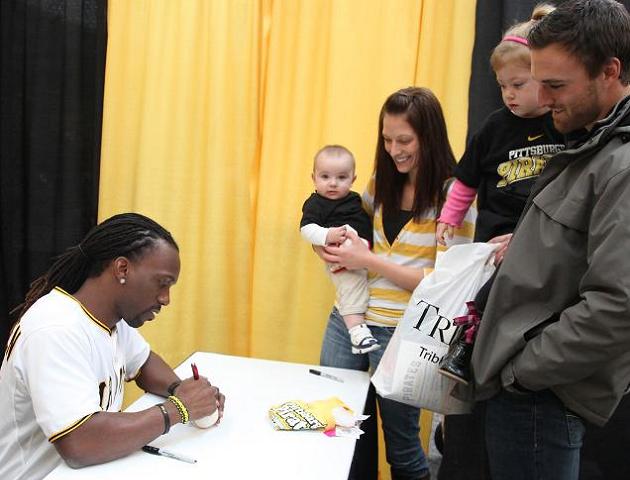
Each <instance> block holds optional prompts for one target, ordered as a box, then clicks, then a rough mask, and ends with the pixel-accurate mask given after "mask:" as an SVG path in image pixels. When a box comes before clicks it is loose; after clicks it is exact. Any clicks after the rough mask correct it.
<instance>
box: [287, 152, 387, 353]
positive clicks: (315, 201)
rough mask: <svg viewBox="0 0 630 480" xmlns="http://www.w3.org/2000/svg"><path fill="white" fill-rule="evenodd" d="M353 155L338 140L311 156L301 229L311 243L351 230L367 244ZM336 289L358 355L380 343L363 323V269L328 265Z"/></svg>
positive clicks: (335, 241) (340, 239) (341, 238)
mask: <svg viewBox="0 0 630 480" xmlns="http://www.w3.org/2000/svg"><path fill="white" fill-rule="evenodd" d="M354 169H355V162H354V156H353V155H352V153H350V151H349V150H348V149H347V148H345V147H342V146H339V145H328V146H325V147H323V148H322V149H320V150H319V151H318V152H317V154H316V155H315V161H314V164H313V173H312V178H313V183H314V184H315V193H313V194H312V195H311V196H310V197H309V198H308V199H307V200H306V201H305V202H304V205H303V206H302V220H301V222H300V232H301V233H302V236H303V237H304V238H305V239H306V240H308V241H309V242H310V243H311V244H313V245H320V246H326V245H341V244H343V243H344V242H345V241H346V240H347V232H348V231H350V230H352V231H353V232H355V233H356V234H357V235H358V236H359V237H360V238H361V239H362V240H363V241H365V242H366V243H367V244H368V245H369V244H370V243H371V242H372V222H371V220H370V217H369V216H368V214H367V213H366V212H365V210H363V207H362V204H361V196H360V195H359V194H358V193H356V192H353V191H351V190H350V189H351V188H352V184H353V183H354V181H355V179H356V175H355V173H354ZM326 270H327V271H328V274H329V276H330V278H331V279H332V282H333V284H334V285H335V289H336V292H337V300H336V306H337V308H338V310H339V313H340V314H341V315H342V316H343V320H344V322H345V324H346V327H347V328H348V333H349V334H350V341H351V343H352V353H355V354H361V353H368V352H371V351H373V350H377V349H378V348H380V347H381V346H380V345H379V344H378V341H377V340H376V338H374V336H373V335H372V332H371V331H370V329H369V327H368V326H367V325H366V323H365V311H366V310H367V304H368V298H369V292H368V287H367V271H366V270H365V269H362V270H346V269H344V268H340V267H339V266H338V265H333V264H329V265H328V268H327V269H326Z"/></svg>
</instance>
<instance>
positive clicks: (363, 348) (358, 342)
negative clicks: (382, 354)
mask: <svg viewBox="0 0 630 480" xmlns="http://www.w3.org/2000/svg"><path fill="white" fill-rule="evenodd" d="M348 333H349V334H350V341H351V342H352V353H354V354H360V353H368V352H372V351H374V350H378V349H379V348H381V346H380V345H379V343H378V340H376V338H374V336H373V335H372V332H371V331H370V329H369V327H368V326H367V325H366V324H365V323H362V324H360V325H356V326H354V327H352V328H351V329H350V330H348Z"/></svg>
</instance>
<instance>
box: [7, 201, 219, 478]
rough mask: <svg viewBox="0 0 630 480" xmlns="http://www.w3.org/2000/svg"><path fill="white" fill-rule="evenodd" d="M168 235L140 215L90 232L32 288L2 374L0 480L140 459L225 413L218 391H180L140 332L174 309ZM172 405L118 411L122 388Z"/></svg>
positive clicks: (187, 385) (194, 387) (190, 387)
mask: <svg viewBox="0 0 630 480" xmlns="http://www.w3.org/2000/svg"><path fill="white" fill-rule="evenodd" d="M179 269H180V261H179V249H178V247H177V244H176V243H175V240H174V239H173V237H172V236H171V234H170V233H169V232H168V231H166V230H165V229H164V228H162V227H161V226H160V225H158V224H157V223H156V222H154V221H153V220H151V219H149V218H147V217H144V216H142V215H139V214H134V213H126V214H121V215H116V216H114V217H111V218H109V219H108V220H105V221H104V222H102V223H101V224H99V225H97V226H96V227H94V228H93V229H92V230H91V231H90V232H89V233H88V234H87V235H86V237H85V238H84V239H83V241H82V242H81V243H79V245H77V246H75V247H71V248H70V249H68V250H67V251H66V252H65V253H64V254H62V255H61V256H59V257H58V258H57V260H56V261H55V263H54V264H53V265H52V267H51V268H50V269H49V270H48V271H47V272H46V273H45V274H44V275H43V276H41V277H40V278H38V279H37V280H35V282H33V284H32V285H31V289H30V291H29V292H28V294H27V296H26V300H25V301H24V303H23V304H22V305H20V306H19V307H18V308H17V311H18V312H19V320H18V322H17V323H16V325H15V326H14V327H13V330H12V332H11V335H10V338H9V342H8V345H7V349H6V352H5V356H4V360H3V363H2V367H1V369H0V412H2V414H1V415H0V432H2V435H0V478H2V479H7V480H15V479H28V480H33V479H39V478H43V477H45V476H46V474H48V473H49V472H50V471H51V470H53V469H54V468H55V467H56V466H57V465H58V464H59V463H60V462H61V459H64V460H65V461H66V462H67V463H68V465H70V466H71V467H74V468H78V467H82V466H86V465H91V464H97V463H103V462H107V461H109V460H113V459H116V458H119V457H123V456H125V455H128V454H129V453H131V452H133V451H136V450H138V449H140V448H141V447H142V446H144V445H146V444H147V443H149V442H150V441H152V440H154V439H155V438H157V437H159V436H160V435H162V434H165V433H167V432H168V431H169V428H170V426H171V425H173V424H176V423H179V422H181V423H186V422H188V421H189V420H195V419H198V418H202V417H205V416H207V415H211V414H212V413H214V412H215V411H217V410H218V412H219V417H221V416H222V414H223V406H224V401H225V397H224V396H223V395H222V394H221V393H220V392H219V389H218V388H216V387H215V386H211V385H210V383H209V382H208V381H207V380H206V379H203V380H204V381H194V380H193V379H186V380H183V381H182V380H180V379H179V378H178V377H177V375H176V374H175V372H173V370H172V369H171V368H170V367H169V366H168V365H167V364H166V363H165V362H164V360H162V359H161V358H160V357H159V356H158V355H156V354H155V353H153V352H152V351H151V350H150V348H149V345H148V344H147V342H146V341H145V340H144V339H143V338H142V337H141V336H140V334H139V333H138V332H137V331H136V329H137V328H138V327H140V326H141V325H142V324H143V323H144V322H146V321H149V320H153V318H154V317H155V315H156V314H157V313H158V312H159V311H160V309H161V308H162V307H163V306H166V305H168V304H169V302H170V288H171V286H173V285H174V284H175V282H176V281H177V278H178V276H179ZM132 379H135V381H136V383H137V384H138V385H139V386H140V387H141V388H142V389H144V390H145V391H147V392H151V393H154V394H157V395H161V396H164V397H168V398H167V400H165V401H164V402H163V403H161V404H158V405H155V406H153V407H151V408H148V409H146V410H143V411H140V412H133V413H124V412H122V413H121V412H120V409H121V406H122V400H123V383H124V381H128V380H132Z"/></svg>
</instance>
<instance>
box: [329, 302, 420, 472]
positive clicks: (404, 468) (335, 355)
mask: <svg viewBox="0 0 630 480" xmlns="http://www.w3.org/2000/svg"><path fill="white" fill-rule="evenodd" d="M370 330H371V331H372V335H374V337H375V338H376V339H377V340H378V342H379V343H380V344H381V348H380V349H378V350H375V351H373V352H369V353H367V354H364V355H355V354H353V353H352V351H351V348H350V346H351V344H350V335H349V334H348V330H347V329H346V326H345V324H344V323H343V318H342V316H341V315H340V314H339V312H338V311H337V309H336V308H334V309H333V311H332V313H331V314H330V318H329V319H328V327H327V328H326V333H325V334H324V342H323V345H322V351H321V356H320V363H321V364H322V365H324V366H329V367H339V368H350V369H353V370H363V371H367V370H368V369H371V370H372V371H374V370H375V369H376V366H377V365H378V362H380V361H381V357H382V356H383V352H384V351H385V347H387V344H388V343H389V339H390V338H391V337H392V334H393V333H394V329H393V328H387V327H372V326H371V327H370ZM376 398H377V401H378V406H379V410H380V414H381V421H382V424H383V434H384V437H385V454H386V458H387V461H388V462H389V464H390V467H391V471H392V478H393V479H397V478H401V479H402V478H420V477H422V475H425V474H426V473H427V472H428V469H429V465H428V463H427V459H426V457H425V455H424V452H423V451H422V445H421V444H420V426H419V420H420V409H418V408H415V407H411V406H409V405H405V404H404V403H399V402H395V401H393V400H388V399H386V398H382V397H381V396H380V395H377V397H376ZM366 434H367V433H366ZM366 434H364V435H366Z"/></svg>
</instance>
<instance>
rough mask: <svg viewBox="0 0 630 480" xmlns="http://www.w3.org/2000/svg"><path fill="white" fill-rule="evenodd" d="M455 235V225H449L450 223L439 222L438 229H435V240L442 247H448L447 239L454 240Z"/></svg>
mask: <svg viewBox="0 0 630 480" xmlns="http://www.w3.org/2000/svg"><path fill="white" fill-rule="evenodd" d="M454 233H455V227H454V226H453V225H449V224H448V223H442V222H438V224H437V227H436V229H435V239H436V240H437V243H439V244H440V245H445V246H446V238H447V237H448V239H449V240H451V239H452V238H453V235H454Z"/></svg>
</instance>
